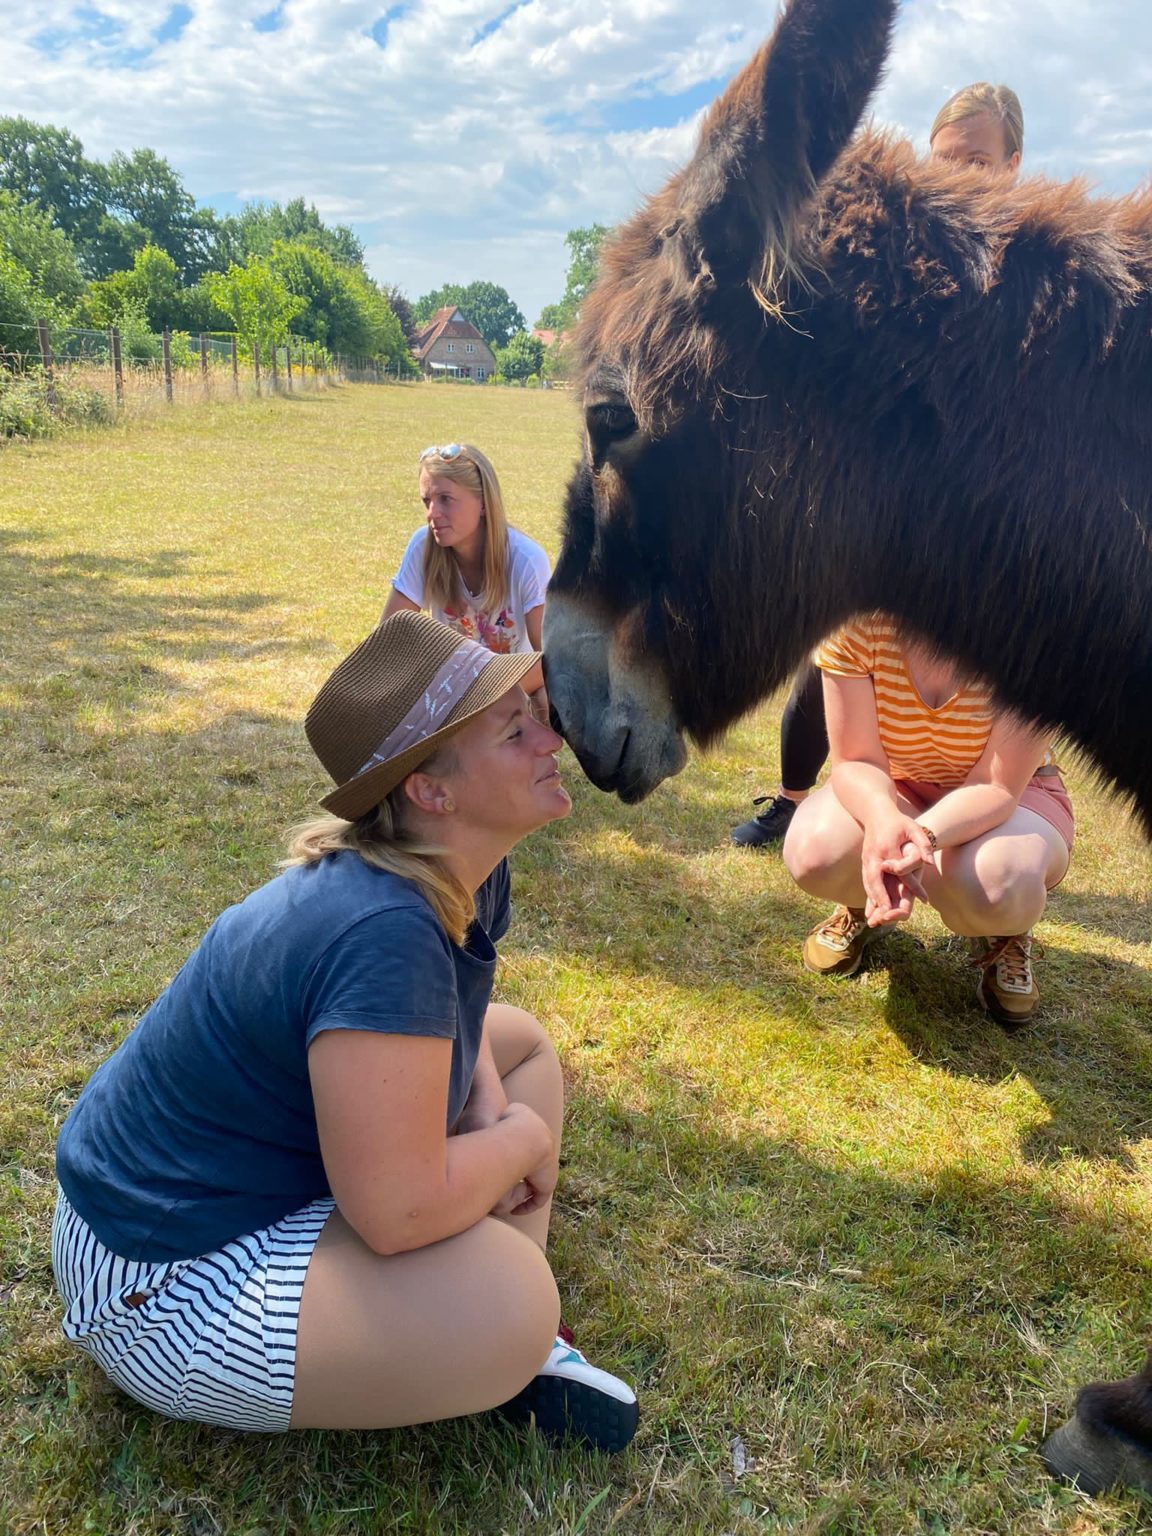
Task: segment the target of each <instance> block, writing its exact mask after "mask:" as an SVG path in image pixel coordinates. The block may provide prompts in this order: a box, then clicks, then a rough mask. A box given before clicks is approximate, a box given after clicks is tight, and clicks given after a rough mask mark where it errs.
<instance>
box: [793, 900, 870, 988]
mask: <svg viewBox="0 0 1152 1536" xmlns="http://www.w3.org/2000/svg"><path fill="white" fill-rule="evenodd" d="M874 937H875V935H874V934H873V932H872V929H871V928H869V926H868V923H867V921H866V919H865V915H864V908H863V907H837V908H836V910H835V911H834V912H833V914H832V916H831V917H826V918H825V919H824V921H823V922H822V923H817V924H816V926H815V928H813V930H812V932H811V933H810V934H809V935H808V937H807V938H806V939H805V940H804V965H805V968H806V969H807V970H809V971H814V972H815V973H816V975H817V976H855V974H856V972H857V971H858V970H859V969H860V965H861V962H862V961H863V959H864V951H865V949H866V948H867V946H868V941H869V939H871V938H874Z"/></svg>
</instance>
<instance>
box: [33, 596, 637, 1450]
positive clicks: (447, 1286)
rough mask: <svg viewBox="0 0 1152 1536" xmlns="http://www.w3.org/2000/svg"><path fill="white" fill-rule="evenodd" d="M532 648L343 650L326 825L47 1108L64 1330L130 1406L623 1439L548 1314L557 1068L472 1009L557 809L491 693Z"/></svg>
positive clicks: (367, 646) (514, 680) (314, 1422)
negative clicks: (498, 1420) (490, 1413)
mask: <svg viewBox="0 0 1152 1536" xmlns="http://www.w3.org/2000/svg"><path fill="white" fill-rule="evenodd" d="M538 660H539V658H538V657H537V656H536V655H535V654H533V653H525V654H519V655H505V656H497V655H495V654H493V653H492V652H491V651H488V650H486V649H484V648H483V647H482V646H479V645H476V644H475V643H473V642H471V641H468V640H461V639H460V637H459V636H457V635H455V634H453V633H452V632H451V631H450V630H448V629H446V628H444V627H443V626H442V625H440V624H437V623H436V622H435V621H434V620H432V619H430V618H427V617H426V616H424V615H422V614H414V613H404V614H401V615H398V616H397V617H395V618H392V619H390V620H388V621H387V622H386V623H384V624H382V625H381V626H380V627H379V628H378V629H377V630H375V631H374V632H373V633H372V634H371V635H370V636H369V637H368V639H367V640H365V641H364V643H363V644H362V645H361V646H359V647H358V649H357V650H356V651H354V652H353V653H352V655H350V656H349V657H347V658H346V659H345V660H344V661H343V662H342V663H341V664H340V665H339V666H338V667H337V668H336V670H335V672H334V673H333V674H332V676H331V677H330V678H329V679H328V681H327V682H326V683H325V684H324V686H323V688H322V689H321V690H320V693H319V694H318V695H317V697H316V699H315V701H314V702H313V705H312V707H311V709H310V711H309V714H308V719H307V722H306V729H307V733H308V738H309V740H310V742H311V744H312V746H313V748H314V750H315V752H316V754H317V756H318V757H319V759H320V761H321V762H322V763H323V765H324V767H325V768H326V769H327V770H328V772H329V773H330V774H331V776H332V777H333V779H334V780H335V782H336V785H337V788H336V789H335V790H334V792H333V793H331V794H329V795H328V797H327V798H326V799H325V801H324V802H323V803H324V805H325V807H326V808H327V809H328V810H329V811H331V812H332V815H330V816H329V817H327V818H325V819H323V820H321V821H317V822H313V823H311V824H310V825H308V826H306V827H304V828H302V829H299V830H298V832H297V835H296V838H295V841H294V842H293V844H292V848H291V856H290V858H289V860H288V865H289V867H288V868H286V869H285V870H284V872H283V873H281V874H280V875H278V876H277V877H276V878H275V879H273V880H272V881H270V882H269V883H268V884H267V885H265V886H263V887H261V888H260V889H259V890H257V891H255V892H254V893H253V894H252V895H250V896H248V897H247V898H246V900H244V901H242V902H240V903H239V905H237V906H234V907H231V908H229V909H228V911H226V912H225V913H224V914H223V915H222V916H221V917H220V918H218V919H217V921H216V922H215V923H214V924H213V925H212V927H211V928H210V929H209V930H208V933H207V934H206V935H205V937H204V938H203V940H202V941H201V943H200V945H199V946H198V948H197V949H196V950H195V952H194V953H193V955H192V956H191V958H190V959H189V960H188V962H187V963H186V964H185V965H184V967H183V969H182V970H181V971H180V972H179V973H178V975H177V976H176V977H175V978H174V980H173V981H172V982H171V984H170V985H169V987H168V988H167V990H166V991H165V992H164V993H163V994H162V995H161V997H160V998H159V999H158V1000H157V1002H155V1003H154V1004H153V1005H152V1007H151V1008H150V1009H149V1010H148V1012H147V1013H146V1014H145V1015H144V1017H143V1018H142V1019H141V1021H140V1023H139V1024H138V1025H137V1027H136V1029H135V1030H134V1031H133V1032H132V1034H131V1035H130V1036H129V1037H128V1038H127V1039H126V1040H125V1041H124V1043H123V1044H122V1045H121V1046H120V1048H119V1049H118V1050H117V1051H116V1052H115V1054H114V1055H113V1056H112V1057H111V1058H110V1059H109V1060H108V1061H107V1062H106V1063H105V1064H104V1065H103V1066H102V1067H101V1068H100V1069H99V1070H98V1071H97V1072H96V1073H95V1075H94V1076H93V1077H92V1079H91V1080H90V1081H89V1083H88V1084H87V1086H86V1087H85V1089H84V1091H83V1092H82V1094H81V1096H80V1098H79V1100H78V1102H77V1103H76V1105H75V1107H74V1109H73V1110H72V1113H71V1114H70V1115H69V1117H68V1120H67V1121H66V1123H65V1125H64V1128H63V1130H62V1132H61V1136H60V1141H59V1146H58V1150H57V1170H58V1177H59V1182H60V1186H61V1187H60V1194H59V1199H58V1204H57V1210H56V1217H55V1221H54V1224H53V1234H52V1257H53V1266H54V1269H55V1273H56V1280H57V1285H58V1288H59V1290H60V1294H61V1296H62V1297H63V1300H64V1305H65V1309H66V1311H65V1320H64V1331H65V1333H66V1335H67V1337H68V1338H70V1339H71V1340H73V1341H74V1342H75V1343H76V1344H78V1345H79V1346H80V1347H81V1348H82V1349H84V1350H86V1351H87V1352H88V1354H90V1355H91V1356H92V1358H93V1359H94V1360H95V1361H96V1362H97V1363H98V1364H99V1365H100V1366H101V1367H102V1368H103V1369H104V1371H105V1372H106V1373H107V1374H108V1375H109V1376H110V1377H111V1378H112V1380H113V1381H114V1382H116V1383H117V1384H118V1385H119V1386H120V1387H121V1388H122V1389H123V1390H124V1391H125V1392H127V1393H129V1394H130V1395H131V1396H133V1397H134V1398H136V1399H138V1400H139V1401H140V1402H141V1403H144V1404H146V1405H147V1406H149V1407H152V1408H154V1409H156V1410H158V1411H159V1412H161V1413H163V1414H167V1415H169V1416H170V1417H172V1418H177V1419H196V1420H201V1421H203V1422H206V1423H209V1424H219V1425H224V1426H228V1427H231V1428H235V1429H251V1430H269V1431H277V1430H285V1429H289V1428H346V1429H355V1428H362V1429H368V1428H385V1427H389V1426H397V1425H408V1424H418V1423H423V1422H426V1421H429V1420H437V1419H447V1418H453V1417H456V1416H457V1415H460V1414H470V1413H476V1412H479V1411H482V1410H486V1409H492V1408H498V1407H502V1408H503V1409H504V1410H505V1411H506V1412H507V1413H508V1414H509V1415H511V1416H513V1417H522V1418H527V1416H528V1415H529V1414H535V1416H536V1422H537V1424H538V1425H539V1426H540V1427H541V1428H542V1429H543V1430H544V1431H546V1432H550V1433H553V1434H556V1435H565V1434H571V1435H573V1436H575V1437H577V1438H581V1439H584V1440H585V1441H588V1442H590V1443H592V1444H594V1445H598V1446H600V1447H602V1448H604V1449H609V1450H616V1449H619V1448H620V1447H622V1446H623V1445H625V1444H626V1443H627V1442H628V1440H629V1439H630V1438H631V1436H632V1434H633V1432H634V1430H635V1426H636V1420H637V1406H636V1399H635V1396H634V1394H633V1393H632V1391H631V1390H630V1389H629V1388H628V1387H627V1386H626V1385H625V1384H624V1383H623V1382H622V1381H619V1380H617V1379H616V1378H615V1377H613V1376H610V1375H608V1374H607V1373H606V1372H603V1371H600V1370H597V1369H596V1368H594V1367H593V1366H590V1365H589V1364H588V1362H587V1361H586V1360H585V1359H584V1358H583V1356H582V1355H580V1354H579V1353H578V1352H577V1351H576V1350H575V1349H574V1348H572V1347H571V1345H570V1344H569V1343H568V1342H566V1340H565V1339H564V1338H562V1337H561V1336H560V1335H559V1331H558V1329H559V1311H560V1307H559V1300H558V1297H557V1291H556V1285H555V1282H554V1280H553V1277H552V1273H551V1271H550V1269H549V1267H548V1263H547V1261H546V1259H545V1257H544V1247H545V1241H546V1238H547V1232H548V1220H549V1209H550V1203H551V1197H552V1192H553V1189H554V1187H555V1184H556V1178H557V1161H558V1154H559V1144H560V1130H561V1118H562V1110H563V1103H562V1082H561V1075H560V1069H559V1064H558V1062H557V1059H556V1055H555V1052H554V1051H553V1049H552V1047H551V1045H550V1043H549V1041H548V1040H547V1038H546V1036H545V1035H544V1033H543V1031H542V1030H541V1028H540V1026H539V1025H538V1024H537V1022H536V1020H535V1019H533V1018H532V1017H531V1016H529V1015H528V1014H526V1013H523V1012H521V1011H520V1010H518V1009H514V1008H509V1007H501V1006H499V1005H491V1006H490V1004H489V997H490V993H491V989H492V981H493V973H494V970H495V966H496V952H495V949H494V948H493V942H494V940H496V939H499V938H500V937H501V935H502V934H503V933H504V931H505V929H506V927H507V924H508V912H509V906H508V869H507V864H506V862H505V855H506V854H507V853H508V852H509V850H510V849H511V848H512V847H513V846H514V845H515V844H516V843H517V842H518V841H519V840H520V839H521V838H522V837H524V836H525V835H526V834H527V833H529V832H531V831H533V830H534V829H535V828H537V827H540V826H543V825H545V824H546V823H547V822H550V821H554V820H557V819H558V818H561V817H564V816H567V815H568V813H569V811H570V810H571V801H570V799H569V797H568V794H567V792H566V791H565V789H564V787H563V785H562V784H561V781H560V776H559V773H558V771H557V766H556V753H557V751H558V749H559V747H560V738H559V737H558V736H556V735H555V733H554V732H552V731H551V730H550V729H549V728H548V727H547V726H545V725H542V724H540V723H539V722H538V721H537V720H536V719H534V718H533V715H532V713H531V710H530V709H529V706H528V700H527V698H526V696H525V694H524V692H523V690H522V689H521V687H520V686H519V685H520V680H521V678H522V677H523V676H524V675H525V673H527V672H528V671H529V670H530V669H531V668H532V667H534V666H535V665H536V663H537V662H538Z"/></svg>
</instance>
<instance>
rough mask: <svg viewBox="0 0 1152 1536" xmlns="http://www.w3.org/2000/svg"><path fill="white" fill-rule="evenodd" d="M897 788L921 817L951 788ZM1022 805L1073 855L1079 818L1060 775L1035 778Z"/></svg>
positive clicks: (906, 782)
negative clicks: (1052, 831)
mask: <svg viewBox="0 0 1152 1536" xmlns="http://www.w3.org/2000/svg"><path fill="white" fill-rule="evenodd" d="M895 784H896V788H897V789H898V790H899V792H900V793H901V794H902V795H903V796H904V798H905V799H906V800H909V801H911V803H912V805H913V806H914V807H915V809H916V814H917V815H918V816H919V814H920V813H921V811H926V810H927V809H928V807H929V806H930V805H935V804H936V802H937V800H939V799H941V798H942V797H943V796H944V795H946V794H947V793H948V790H949V788H950V786H949V785H947V784H923V783H918V782H917V781H915V780H913V779H897V780H895ZM1020 804H1021V805H1022V806H1023V807H1024V809H1025V810H1026V811H1035V812H1036V814H1037V816H1043V818H1044V820H1045V821H1046V822H1048V823H1049V824H1050V825H1051V826H1053V827H1055V828H1056V830H1057V832H1059V834H1060V836H1061V837H1062V838H1063V839H1064V841H1065V842H1066V843H1067V845H1068V852H1069V853H1071V852H1072V844H1073V841H1074V840H1075V836H1076V818H1075V817H1074V816H1073V814H1072V802H1071V800H1070V799H1069V798H1068V791H1067V790H1066V789H1065V788H1064V780H1063V779H1062V778H1061V777H1060V775H1059V774H1058V773H1052V772H1051V771H1049V772H1047V773H1037V774H1034V775H1033V776H1032V778H1030V779H1029V780H1028V783H1027V784H1026V785H1025V786H1024V793H1023V794H1022V795H1021V796H1020Z"/></svg>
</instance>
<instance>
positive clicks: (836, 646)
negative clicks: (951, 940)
mask: <svg viewBox="0 0 1152 1536" xmlns="http://www.w3.org/2000/svg"><path fill="white" fill-rule="evenodd" d="M816 662H817V665H818V666H819V668H820V670H821V672H822V673H823V675H824V704H825V712H826V714H827V719H828V741H829V746H830V748H831V760H832V774H831V777H830V779H829V782H828V783H827V784H826V785H825V786H824V788H823V789H820V790H817V791H816V792H815V793H814V794H813V795H811V796H810V797H809V798H808V799H807V800H805V801H804V803H803V804H802V805H801V806H800V807H799V808H798V809H797V812H796V815H795V817H794V819H793V821H792V825H791V826H790V827H789V829H788V835H787V837H786V838H785V840H784V862H785V864H786V865H787V866H788V870H789V873H790V874H791V875H792V878H793V879H794V880H795V881H796V882H797V884H798V885H800V886H801V887H802V888H803V889H804V890H806V891H808V892H809V893H810V894H811V895H813V896H823V897H827V898H828V900H830V901H834V902H836V903H838V905H837V907H836V909H835V911H834V912H833V913H832V915H831V916H830V917H828V918H825V920H824V921H823V922H821V923H818V924H817V925H816V927H815V928H813V930H812V932H811V933H810V934H809V935H808V937H807V939H806V940H805V943H804V964H805V965H806V966H807V967H808V969H809V970H810V971H815V972H816V973H817V974H819V975H821V976H851V975H853V974H854V973H855V972H856V971H857V970H859V968H860V964H861V962H862V960H863V958H864V948H865V945H866V944H867V942H868V940H869V939H870V938H871V937H873V936H874V935H875V933H876V931H877V930H878V929H880V928H883V927H886V926H888V925H890V924H892V923H899V922H903V921H904V920H905V919H906V918H907V917H908V916H910V914H911V912H912V908H913V905H914V903H915V901H916V898H917V897H919V898H921V899H923V900H925V901H928V902H930V903H931V905H932V906H934V907H935V908H936V910H937V911H938V912H939V914H940V916H941V917H942V918H943V919H944V922H945V923H946V924H947V926H948V927H949V928H950V929H951V930H952V932H953V933H958V934H964V935H966V936H967V937H969V938H971V940H972V948H973V955H974V961H975V964H976V965H977V966H978V968H979V970H980V981H979V986H978V997H979V1000H980V1002H981V1003H982V1005H983V1006H984V1007H985V1008H986V1009H987V1010H988V1012H989V1013H990V1014H991V1015H992V1016H993V1018H995V1019H997V1020H998V1021H999V1022H1000V1023H1001V1024H1004V1025H1007V1026H1013V1025H1018V1024H1023V1023H1025V1022H1027V1020H1029V1019H1030V1018H1031V1017H1032V1015H1033V1013H1034V1012H1035V1009H1036V1005H1037V1003H1038V1001H1039V997H1040V993H1039V989H1038V988H1037V986H1036V982H1035V979H1034V977H1033V975H1032V933H1031V930H1032V926H1033V924H1034V923H1035V922H1036V921H1037V920H1038V918H1039V917H1040V916H1041V914H1042V913H1043V911H1044V906H1045V902H1046V900H1047V896H1048V892H1049V891H1050V890H1051V889H1052V887H1053V886H1054V885H1056V884H1058V883H1059V881H1060V880H1061V879H1063V877H1064V873H1065V871H1066V870H1067V868H1068V860H1069V857H1070V855H1071V851H1072V837H1073V819H1072V806H1071V803H1070V801H1069V799H1068V795H1067V793H1066V791H1065V789H1064V784H1063V782H1062V780H1061V778H1060V774H1059V771H1058V769H1057V768H1056V767H1055V766H1054V764H1053V763H1052V761H1051V755H1050V753H1049V752H1048V751H1047V737H1046V734H1045V733H1044V732H1042V731H1038V730H1036V729H1034V728H1033V727H1032V726H1030V725H1027V724H1025V723H1023V722H1022V721H1021V720H1019V719H1018V718H1017V717H1016V716H1015V715H1011V714H1008V713H1005V712H1003V711H997V710H996V709H995V708H994V706H993V703H992V699H991V695H990V692H989V690H988V689H987V688H986V687H985V686H984V685H983V684H981V683H976V682H973V681H972V680H971V679H969V678H966V677H965V676H964V675H963V674H962V672H961V671H960V670H959V669H958V668H957V667H956V666H955V665H954V664H953V663H952V662H951V661H948V660H946V659H941V658H940V657H936V656H933V655H931V654H930V653H929V652H927V651H926V650H924V649H923V648H922V647H920V646H919V645H916V644H915V643H913V642H911V641H909V640H908V639H907V637H904V636H902V635H901V634H900V633H899V631H898V630H897V629H896V626H895V625H894V624H893V622H892V621H891V620H890V619H887V618H885V617H884V616H883V615H876V614H874V615H872V616H871V617H869V618H864V619H861V620H859V621H857V622H856V623H853V624H850V625H848V626H847V627H846V628H844V629H842V630H840V631H839V632H838V633H837V634H836V635H834V636H832V638H831V639H829V640H827V641H825V642H824V644H823V645H822V646H821V647H820V649H819V651H818V652H817V655H816Z"/></svg>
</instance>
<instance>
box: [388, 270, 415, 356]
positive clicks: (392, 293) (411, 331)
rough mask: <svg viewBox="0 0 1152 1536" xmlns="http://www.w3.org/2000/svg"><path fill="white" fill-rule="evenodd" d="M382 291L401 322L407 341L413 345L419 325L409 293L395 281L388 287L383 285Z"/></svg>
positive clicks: (409, 344)
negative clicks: (398, 286)
mask: <svg viewBox="0 0 1152 1536" xmlns="http://www.w3.org/2000/svg"><path fill="white" fill-rule="evenodd" d="M380 291H381V293H382V294H383V295H384V297H385V298H386V299H387V300H388V303H389V306H390V307H391V310H392V313H393V314H394V315H395V316H396V318H397V320H399V322H400V329H401V330H402V331H403V332H404V340H405V342H406V343H407V344H408V346H409V347H411V346H412V344H413V342H414V341H415V340H416V332H417V330H418V326H417V324H416V313H415V311H414V309H413V308H412V305H411V303H410V301H409V299H408V295H407V294H406V293H404V292H403V291H402V290H401V289H400V288H397V286H396V284H395V283H389V284H388V286H387V287H384V286H383V285H382V286H381V289H380Z"/></svg>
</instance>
